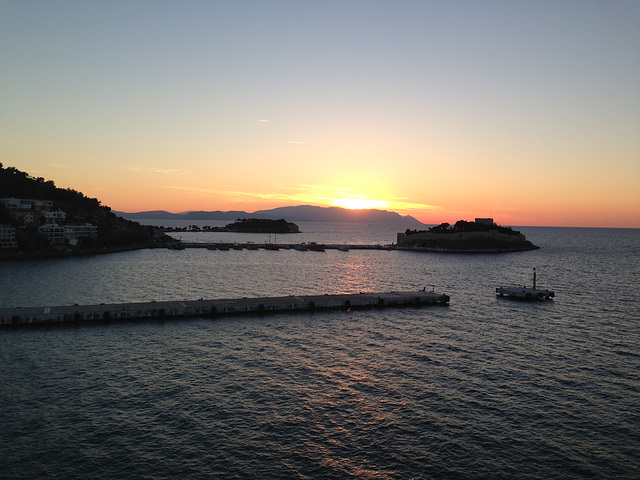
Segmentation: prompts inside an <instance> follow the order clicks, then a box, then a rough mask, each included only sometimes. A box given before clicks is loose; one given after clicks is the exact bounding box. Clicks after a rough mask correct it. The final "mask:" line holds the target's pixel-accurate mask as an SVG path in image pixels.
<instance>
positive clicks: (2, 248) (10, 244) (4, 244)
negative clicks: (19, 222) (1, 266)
mask: <svg viewBox="0 0 640 480" xmlns="http://www.w3.org/2000/svg"><path fill="white" fill-rule="evenodd" d="M17 249H18V243H17V242H16V229H15V227H12V226H11V225H0V252H11V251H14V250H17Z"/></svg>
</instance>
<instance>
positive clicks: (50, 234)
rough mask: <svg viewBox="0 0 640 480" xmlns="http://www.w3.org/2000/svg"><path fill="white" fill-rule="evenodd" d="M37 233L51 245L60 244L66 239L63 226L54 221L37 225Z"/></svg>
mask: <svg viewBox="0 0 640 480" xmlns="http://www.w3.org/2000/svg"><path fill="white" fill-rule="evenodd" d="M38 233H39V234H40V235H42V237H43V238H44V239H45V240H46V241H47V242H49V243H50V244H51V245H62V244H64V243H65V242H66V240H67V237H66V235H65V228H64V227H62V226H60V225H58V224H55V223H47V224H45V225H41V226H39V227H38Z"/></svg>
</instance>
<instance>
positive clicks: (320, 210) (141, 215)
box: [114, 205, 423, 225]
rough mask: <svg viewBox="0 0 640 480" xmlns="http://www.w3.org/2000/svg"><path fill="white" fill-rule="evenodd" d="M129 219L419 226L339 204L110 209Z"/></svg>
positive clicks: (395, 215) (410, 219) (412, 220)
mask: <svg viewBox="0 0 640 480" xmlns="http://www.w3.org/2000/svg"><path fill="white" fill-rule="evenodd" d="M114 213H115V214H116V215H120V216H121V217H123V218H128V219H131V220H139V219H146V220H237V219H238V218H249V217H251V218H267V219H274V220H277V219H280V218H284V219H285V220H287V221H289V222H337V223H396V224H397V223H402V224H405V225H423V224H422V222H419V221H418V220H416V219H415V218H413V217H412V216H410V215H400V214H398V213H396V212H389V211H387V210H378V209H364V210H349V209H347V208H341V207H316V206H313V205H299V206H296V207H278V208H273V209H270V210H258V211H256V212H253V213H249V212H244V211H229V212H222V211H220V210H216V211H212V212H204V211H197V212H184V213H170V212H166V211H164V210H153V211H148V212H136V213H125V212H114Z"/></svg>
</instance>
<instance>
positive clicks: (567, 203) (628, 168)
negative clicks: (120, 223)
mask: <svg viewBox="0 0 640 480" xmlns="http://www.w3.org/2000/svg"><path fill="white" fill-rule="evenodd" d="M0 44H1V45H2V53H1V56H0V62H1V64H0V103H1V106H0V129H1V131H2V133H0V135H1V137H0V162H2V163H4V164H5V166H8V165H11V166H16V167H18V168H20V169H23V170H25V171H28V172H29V173H32V174H34V175H42V176H45V177H46V178H51V179H53V180H54V181H56V184H58V185H60V186H70V187H72V188H76V189H78V190H81V191H83V192H84V193H86V194H88V195H90V196H97V197H98V198H100V199H102V200H103V202H104V203H106V204H108V205H110V206H112V207H113V208H114V209H118V210H129V211H131V210H146V209H155V208H163V209H167V210H172V211H179V210H189V209H192V210H200V209H222V210H225V209H232V208H238V207H243V205H244V206H245V207H246V208H244V209H249V210H250V208H251V206H255V207H256V208H255V209H258V208H263V207H270V206H281V205H288V204H299V203H313V202H314V201H315V202H316V203H317V204H323V203H326V200H327V199H330V198H333V197H332V195H333V194H335V193H336V192H337V191H338V190H339V189H342V190H339V191H342V192H344V191H345V190H344V189H351V193H352V194H353V195H355V196H359V197H360V198H369V199H376V198H377V199H379V200H380V199H381V200H385V201H387V202H388V205H389V206H388V209H391V210H402V211H404V212H405V213H411V214H414V215H415V216H417V217H421V218H422V219H423V220H424V221H430V220H433V223H435V222H436V221H438V220H440V219H442V221H451V220H453V221H455V220H457V219H458V217H460V216H463V217H465V218H468V217H469V215H471V216H473V212H477V214H478V215H482V216H486V215H487V214H488V213H489V211H490V212H492V214H493V215H494V216H496V217H498V218H504V219H508V220H505V221H504V222H502V223H509V224H571V223H572V221H574V220H575V219H576V218H580V222H579V223H581V224H584V223H585V222H587V223H588V219H589V218H591V220H594V217H595V218H596V219H597V220H596V221H595V224H596V225H598V226H607V225H618V226H636V227H640V193H638V190H640V189H639V188H637V186H638V185H640V2H638V1H535V2H534V1H488V2H476V1H460V2H456V1H446V2H445V1H439V2H436V1H433V2H432V1H340V2H337V1H335V2H334V1H313V2H311V1H224V2H222V1H217V2H216V1H180V2H178V1H172V2H169V1H108V2H107V1H103V2H98V1H75V2H74V1H39V2H32V1H17V2H13V1H2V2H0ZM116 172H117V173H116ZM133 186H135V187H136V192H137V193H136V194H135V195H134V194H133V193H131V191H132V187H133ZM456 189H457V191H456ZM305 195H306V197H305ZM305 200H306V201H305ZM634 212H635V213H634ZM436 217H437V218H436ZM441 217H442V218H441Z"/></svg>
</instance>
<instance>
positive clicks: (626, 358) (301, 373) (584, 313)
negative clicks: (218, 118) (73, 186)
mask: <svg viewBox="0 0 640 480" xmlns="http://www.w3.org/2000/svg"><path fill="white" fill-rule="evenodd" d="M405 228H406V227H401V226H391V227H389V226H380V225H351V226H345V225H339V224H301V230H303V233H301V234H297V235H290V236H285V235H282V236H280V235H279V236H278V237H277V241H278V242H281V243H298V242H308V241H318V242H319V243H363V244H371V243H373V244H384V243H391V242H393V241H395V233H396V232H397V231H403V230H404V229H405ZM519 230H521V231H522V232H523V233H525V234H526V235H527V238H528V239H529V240H531V241H532V242H533V243H534V244H536V245H538V246H540V247H541V248H540V249H539V250H535V251H530V252H520V253H509V254H483V255H470V254H467V255H462V254H435V253H415V252H403V251H384V250H356V249H352V250H350V251H348V252H341V251H336V250H327V251H326V252H324V253H321V252H300V251H296V250H280V251H266V250H258V251H248V250H241V251H235V250H229V251H209V250H206V249H187V250H180V251H175V250H164V249H155V250H139V251H132V252H124V253H119V254H109V255H100V256H92V257H79V258H70V259H46V260H28V261H21V262H12V261H10V262H2V263H0V286H1V288H0V307H13V306H47V305H73V304H75V303H78V304H95V303H102V302H104V303H111V302H131V301H152V300H158V301H159V300H180V299H190V300H192V299H197V298H241V297H257V296H276V295H277V296H280V295H300V294H317V293H353V292H358V291H383V292H386V291H393V290H396V291H405V290H418V289H420V290H421V289H422V288H427V289H429V290H431V289H434V290H435V291H436V292H439V293H446V294H448V295H450V297H451V303H450V306H448V307H438V306H432V307H422V308H405V309H376V310H359V311H350V312H347V311H336V312H315V313H300V314H282V315H268V316H260V315H255V316H245V317H227V318H225V317H221V318H215V319H211V318H194V319H188V320H185V319H175V320H164V321H161V320H150V321H142V322H131V323H111V324H96V325H81V326H60V325H57V326H41V327H35V328H19V329H13V328H7V329H2V330H0V472H2V474H1V476H2V478H25V479H27V478H29V479H30V478H87V477H91V478H97V479H107V478H125V477H126V478H187V479H190V478H193V479H197V478H203V479H204V478H402V479H404V478H434V479H440V478H629V479H631V478H634V479H636V478H639V477H640V460H639V458H640V455H639V452H640V433H639V432H640V428H639V426H640V313H639V310H640V309H639V308H638V307H639V306H640V293H639V291H638V285H639V283H640V230H636V229H581V228H533V227H528V228H520V229H519ZM173 235H174V236H176V237H182V239H183V240H188V241H201V242H218V241H232V242H233V241H239V242H246V241H254V242H256V243H264V242H266V241H268V239H267V237H266V236H265V235H262V236H259V235H258V236H256V235H251V234H229V233H220V232H217V233H204V232H202V233H175V234H173ZM234 235H235V236H234ZM185 237H189V238H185ZM263 237H264V238H263ZM229 239H230V240H229ZM271 241H274V239H273V238H272V239H271ZM534 267H535V268H536V271H537V278H538V286H539V287H543V288H549V289H551V290H554V291H555V293H556V297H555V299H554V300H552V301H548V302H540V303H523V302H519V301H513V300H507V299H504V298H499V297H496V295H495V287H496V286H500V285H506V284H511V283H522V284H529V285H530V284H531V281H532V278H531V277H532V271H533V270H532V269H533V268H534Z"/></svg>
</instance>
